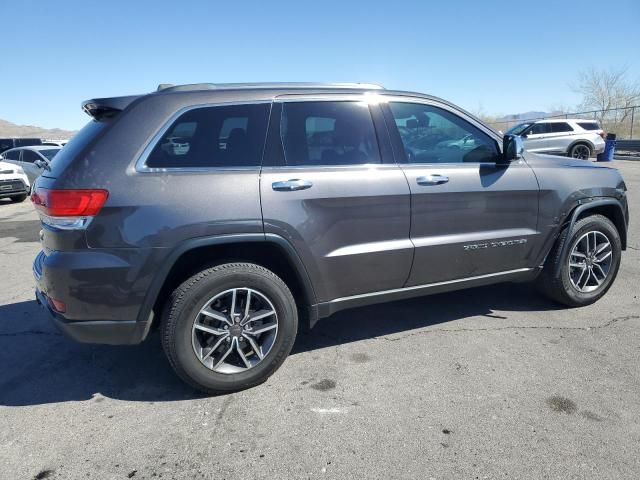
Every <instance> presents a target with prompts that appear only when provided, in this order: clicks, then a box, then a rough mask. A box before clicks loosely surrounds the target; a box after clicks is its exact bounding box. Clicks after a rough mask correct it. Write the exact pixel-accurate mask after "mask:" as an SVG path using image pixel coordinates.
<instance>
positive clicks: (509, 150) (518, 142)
mask: <svg viewBox="0 0 640 480" xmlns="http://www.w3.org/2000/svg"><path fill="white" fill-rule="evenodd" d="M523 153H524V144H523V143H522V138H521V137H520V136H518V135H505V136H504V137H503V138H502V158H503V160H504V162H505V163H507V162H513V161H514V160H520V159H521V158H522V154H523Z"/></svg>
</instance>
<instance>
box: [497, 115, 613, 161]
mask: <svg viewBox="0 0 640 480" xmlns="http://www.w3.org/2000/svg"><path fill="white" fill-rule="evenodd" d="M506 133H507V134H511V135H520V136H521V137H522V139H523V140H524V148H525V149H526V150H529V151H530V152H537V153H559V154H562V155H568V156H569V157H573V158H581V159H583V160H587V159H589V157H592V156H593V155H595V154H598V153H601V152H603V151H604V135H605V134H604V130H602V128H600V125H599V124H598V122H597V121H595V120H581V119H577V118H575V119H574V118H562V119H554V120H538V121H537V122H524V123H521V124H519V125H516V126H515V127H512V128H510V129H509V130H507V132H506Z"/></svg>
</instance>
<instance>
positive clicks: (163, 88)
mask: <svg viewBox="0 0 640 480" xmlns="http://www.w3.org/2000/svg"><path fill="white" fill-rule="evenodd" d="M254 88H265V89H267V88H292V89H293V88H336V89H341V88H342V89H349V88H354V89H365V90H384V87H383V86H382V85H377V84H375V83H315V82H263V83H192V84H188V85H172V84H170V83H161V84H160V85H158V89H157V91H158V92H186V91H194V90H240V89H254Z"/></svg>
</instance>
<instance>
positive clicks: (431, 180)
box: [416, 173, 449, 186]
mask: <svg viewBox="0 0 640 480" xmlns="http://www.w3.org/2000/svg"><path fill="white" fill-rule="evenodd" d="M448 181H449V177H447V176H446V175H438V174H437V173H434V174H432V175H425V176H424V177H418V178H416V182H418V185H425V186H426V185H442V184H443V183H447V182H448Z"/></svg>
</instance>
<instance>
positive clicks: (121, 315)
mask: <svg viewBox="0 0 640 480" xmlns="http://www.w3.org/2000/svg"><path fill="white" fill-rule="evenodd" d="M142 256H144V255H142V253H141V251H140V250H138V251H137V257H138V259H140V257H142ZM131 260H132V258H131V257H130V256H128V255H127V254H126V253H122V254H121V255H116V254H113V253H108V252H105V251H92V250H91V249H88V250H83V251H75V252H52V253H49V254H48V255H45V254H44V252H40V253H39V254H38V256H37V257H36V258H35V260H34V262H33V276H34V278H35V282H36V300H37V301H38V303H39V304H40V305H41V306H42V307H43V308H44V309H45V310H46V311H47V313H48V315H49V317H50V319H51V321H52V322H53V323H54V325H55V326H56V327H57V328H58V329H59V330H61V331H62V332H63V333H64V334H65V335H67V336H69V337H71V338H73V339H74V340H77V341H78V342H83V343H102V344H110V345H132V344H136V343H140V342H142V341H143V340H144V339H145V338H146V336H147V333H148V331H149V328H150V326H151V323H152V316H151V315H150V316H149V318H145V319H144V320H141V319H138V316H137V314H138V311H139V310H140V304H141V302H142V298H143V296H144V293H145V292H146V289H147V287H148V284H147V283H146V281H145V280H144V276H143V280H136V281H127V280H128V279H127V272H130V271H131V269H132V268H136V267H134V266H133V265H132V262H131ZM134 263H135V262H134ZM137 270H140V266H137ZM50 299H56V300H57V301H60V302H62V303H64V304H65V309H64V310H65V311H64V312H63V313H60V312H58V311H56V309H55V308H54V304H53V302H52V301H51V300H50Z"/></svg>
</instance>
